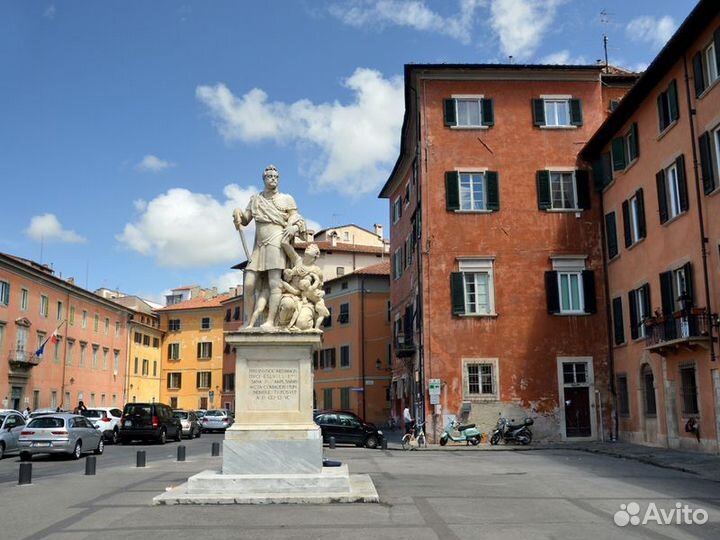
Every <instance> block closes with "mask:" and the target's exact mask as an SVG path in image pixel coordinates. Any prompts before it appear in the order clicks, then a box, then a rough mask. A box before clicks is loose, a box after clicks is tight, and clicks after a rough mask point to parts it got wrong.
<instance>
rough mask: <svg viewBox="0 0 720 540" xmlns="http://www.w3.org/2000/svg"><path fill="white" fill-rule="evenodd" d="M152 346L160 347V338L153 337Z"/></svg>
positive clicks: (154, 347)
mask: <svg viewBox="0 0 720 540" xmlns="http://www.w3.org/2000/svg"><path fill="white" fill-rule="evenodd" d="M152 346H153V349H159V348H160V338H156V337H154V338H152Z"/></svg>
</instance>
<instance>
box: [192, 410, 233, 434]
mask: <svg viewBox="0 0 720 540" xmlns="http://www.w3.org/2000/svg"><path fill="white" fill-rule="evenodd" d="M234 421H235V420H234V419H233V417H232V415H231V414H230V412H229V411H228V410H227V409H210V410H209V411H207V412H206V413H205V416H203V419H202V423H201V424H200V425H201V426H202V430H203V431H205V432H209V431H225V430H226V429H227V428H229V427H230V426H231V425H232V424H233V422H234Z"/></svg>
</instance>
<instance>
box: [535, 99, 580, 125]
mask: <svg viewBox="0 0 720 540" xmlns="http://www.w3.org/2000/svg"><path fill="white" fill-rule="evenodd" d="M541 99H542V100H543V110H544V112H545V125H544V126H543V127H550V128H559V127H560V128H569V127H575V126H573V125H572V122H571V118H570V99H571V98H570V97H566V96H544V97H541ZM549 104H553V105H554V107H553V109H552V111H550V110H548V105H549ZM558 105H564V108H565V112H566V115H567V123H566V124H561V123H560V118H559V116H558V114H557V111H558V107H557V106H558ZM550 112H552V113H553V114H552V117H553V118H552V120H553V122H550V118H551V115H550Z"/></svg>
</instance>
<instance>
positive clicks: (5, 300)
mask: <svg viewBox="0 0 720 540" xmlns="http://www.w3.org/2000/svg"><path fill="white" fill-rule="evenodd" d="M0 304H1V305H3V306H7V305H8V304H10V283H8V282H7V281H0Z"/></svg>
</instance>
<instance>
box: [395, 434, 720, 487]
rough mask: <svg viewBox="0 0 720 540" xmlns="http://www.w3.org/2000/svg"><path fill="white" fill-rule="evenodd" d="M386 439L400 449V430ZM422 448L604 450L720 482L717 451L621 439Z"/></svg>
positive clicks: (463, 449)
mask: <svg viewBox="0 0 720 540" xmlns="http://www.w3.org/2000/svg"><path fill="white" fill-rule="evenodd" d="M385 435H386V437H387V440H388V450H401V451H402V447H401V445H400V441H401V439H402V435H403V434H402V433H401V432H399V431H394V432H387V433H385ZM419 450H420V451H423V452H433V451H434V452H458V451H468V452H532V451H540V450H574V451H577V452H588V453H592V454H604V455H607V456H612V457H616V458H622V459H629V460H633V461H638V462H640V463H645V464H648V465H654V466H656V467H662V468H665V469H673V470H676V471H682V472H687V473H691V474H696V475H698V476H699V477H701V478H704V479H706V480H712V481H714V482H720V455H717V454H703V453H700V452H689V451H685V450H673V449H670V448H662V447H655V446H643V445H640V444H631V443H625V442H595V441H593V442H564V443H561V442H553V443H532V444H531V445H529V446H521V445H516V444H508V445H504V444H499V445H498V446H491V445H490V444H488V443H482V444H480V445H478V446H467V445H465V444H453V443H450V444H448V445H447V446H439V445H436V444H430V445H428V447H427V448H420V449H419Z"/></svg>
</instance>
